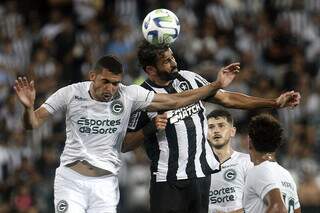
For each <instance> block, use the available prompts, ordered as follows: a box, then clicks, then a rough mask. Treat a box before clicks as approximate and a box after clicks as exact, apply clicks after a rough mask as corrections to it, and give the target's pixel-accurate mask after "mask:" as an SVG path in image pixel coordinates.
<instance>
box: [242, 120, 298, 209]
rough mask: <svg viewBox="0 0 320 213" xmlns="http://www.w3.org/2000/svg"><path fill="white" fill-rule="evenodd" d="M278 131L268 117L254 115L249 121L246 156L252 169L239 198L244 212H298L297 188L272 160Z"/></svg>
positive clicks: (278, 140) (277, 123)
mask: <svg viewBox="0 0 320 213" xmlns="http://www.w3.org/2000/svg"><path fill="white" fill-rule="evenodd" d="M282 131H283V130H282V127H281V125H280V123H279V122H278V121H277V120H276V119H275V118H274V117H272V116H271V115H267V114H262V115H258V116H256V117H254V118H252V119H251V121H250V124H249V153H250V157H251V161H252V162H253V163H254V167H253V168H251V169H249V170H248V172H247V178H246V182H245V188H244V195H243V196H244V199H243V203H244V210H245V212H248V213H256V212H259V213H260V212H261V213H264V212H268V213H269V212H275V213H286V212H289V213H300V212H301V209H300V203H299V198H298V193H297V186H296V184H295V182H294V180H293V178H292V176H291V174H290V173H289V172H288V171H287V170H286V169H285V168H283V167H282V166H280V165H279V164H278V163H277V162H276V158H275V152H276V150H277V148H278V147H279V146H280V144H281V139H282Z"/></svg>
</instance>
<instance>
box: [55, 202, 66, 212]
mask: <svg viewBox="0 0 320 213" xmlns="http://www.w3.org/2000/svg"><path fill="white" fill-rule="evenodd" d="M56 208H57V212H58V213H64V212H66V211H67V210H68V203H67V201H65V200H60V201H59V202H58V204H57V207H56Z"/></svg>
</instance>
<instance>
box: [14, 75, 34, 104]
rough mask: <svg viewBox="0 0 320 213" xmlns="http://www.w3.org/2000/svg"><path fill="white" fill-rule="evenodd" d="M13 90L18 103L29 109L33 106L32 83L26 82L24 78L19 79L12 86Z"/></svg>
mask: <svg viewBox="0 0 320 213" xmlns="http://www.w3.org/2000/svg"><path fill="white" fill-rule="evenodd" d="M13 88H14V90H15V91H16V94H17V96H18V98H19V100H20V102H21V103H22V104H23V105H24V106H25V107H26V108H31V107H33V105H34V100H35V98H36V90H35V88H34V82H33V81H30V82H29V81H28V79H27V78H26V77H19V78H18V79H17V80H16V82H15V85H14V87H13Z"/></svg>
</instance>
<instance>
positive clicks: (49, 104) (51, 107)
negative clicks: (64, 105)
mask: <svg viewBox="0 0 320 213" xmlns="http://www.w3.org/2000/svg"><path fill="white" fill-rule="evenodd" d="M44 104H45V105H47V106H49V107H50V108H51V109H53V110H56V109H55V108H53V106H51V105H50V104H48V103H44Z"/></svg>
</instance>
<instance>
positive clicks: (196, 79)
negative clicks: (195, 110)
mask: <svg viewBox="0 0 320 213" xmlns="http://www.w3.org/2000/svg"><path fill="white" fill-rule="evenodd" d="M194 80H195V81H196V82H197V84H198V86H199V83H200V84H201V85H202V86H199V87H203V86H205V85H208V84H209V82H208V81H207V80H206V79H202V78H200V77H198V76H195V78H194Z"/></svg>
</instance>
